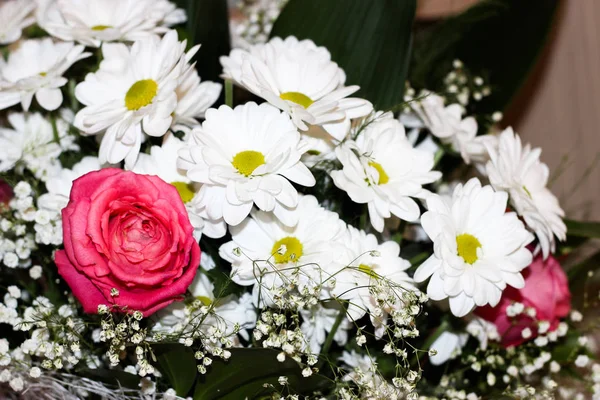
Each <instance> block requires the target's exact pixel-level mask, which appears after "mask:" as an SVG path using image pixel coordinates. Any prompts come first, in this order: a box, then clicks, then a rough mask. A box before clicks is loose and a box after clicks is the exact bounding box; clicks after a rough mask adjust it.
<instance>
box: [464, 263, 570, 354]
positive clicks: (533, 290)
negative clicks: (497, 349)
mask: <svg viewBox="0 0 600 400" xmlns="http://www.w3.org/2000/svg"><path fill="white" fill-rule="evenodd" d="M523 276H524V277H525V287H524V288H523V289H520V290H517V289H514V288H512V287H508V288H507V289H506V290H505V291H504V292H503V293H502V299H500V303H499V304H498V305H497V306H496V307H494V308H492V307H490V306H485V307H479V308H478V309H477V310H476V311H475V313H476V314H477V315H479V316H480V317H482V318H484V319H486V320H488V321H491V322H493V323H494V324H495V325H496V328H497V329H498V333H499V334H500V337H501V338H502V341H501V342H502V345H503V346H505V347H509V346H518V345H519V344H521V343H523V342H525V341H526V340H530V339H533V338H535V337H536V336H537V334H538V332H537V330H538V329H537V323H536V320H537V321H547V322H549V323H550V329H549V331H553V330H555V329H556V328H557V327H558V324H559V322H560V319H561V318H564V317H566V316H567V314H569V311H570V310H571V292H570V291H569V282H568V280H567V276H566V275H565V272H564V271H563V269H562V267H561V266H560V264H559V263H558V261H557V260H556V258H554V257H552V256H550V257H548V259H547V260H546V261H544V260H543V258H542V257H541V256H537V257H536V258H535V259H534V260H533V262H532V263H531V265H530V266H529V268H527V269H526V270H524V271H523ZM514 302H519V303H522V304H523V305H524V306H525V307H531V308H533V309H534V310H535V311H536V317H535V320H534V319H533V318H531V317H529V316H527V315H526V314H525V313H522V314H520V315H518V316H516V317H512V318H511V317H509V316H507V315H506V308H507V307H508V306H509V305H511V304H513V303H514ZM525 328H529V329H531V332H532V335H531V337H530V338H528V339H524V338H523V336H522V335H521V332H522V331H523V329H525Z"/></svg>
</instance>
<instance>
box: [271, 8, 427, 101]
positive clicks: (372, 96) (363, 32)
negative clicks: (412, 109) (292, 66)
mask: <svg viewBox="0 0 600 400" xmlns="http://www.w3.org/2000/svg"><path fill="white" fill-rule="evenodd" d="M415 8H416V1H415V0H369V1H365V0H327V1H324V0H290V2H289V3H288V4H287V5H286V7H285V8H284V9H283V11H282V13H281V15H280V16H279V18H278V19H277V21H276V22H275V25H274V26H273V30H272V32H271V36H280V37H282V38H285V37H287V36H290V35H294V36H296V37H298V38H299V39H312V40H313V41H314V42H315V43H316V44H317V45H320V46H325V47H327V49H328V50H329V51H330V52H331V56H332V59H333V60H334V61H335V62H337V63H338V64H339V65H340V67H342V68H343V69H344V71H345V72H346V75H347V80H346V84H348V85H359V86H360V87H361V90H360V91H359V92H358V93H357V94H356V95H357V96H359V97H363V98H365V99H367V100H369V101H371V102H372V103H373V104H374V105H375V107H376V108H377V109H389V108H391V107H393V106H395V105H397V104H399V103H401V102H402V99H403V91H404V83H405V80H406V74H407V69H408V64H409V60H410V44H411V36H412V23H413V19H414V15H415ZM342 10H343V12H342Z"/></svg>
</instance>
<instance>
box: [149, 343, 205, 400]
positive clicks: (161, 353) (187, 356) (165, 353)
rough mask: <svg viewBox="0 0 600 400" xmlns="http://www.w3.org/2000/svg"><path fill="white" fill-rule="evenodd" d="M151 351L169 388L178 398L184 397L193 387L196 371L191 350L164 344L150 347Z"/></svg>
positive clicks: (177, 345) (181, 346) (176, 345)
mask: <svg viewBox="0 0 600 400" xmlns="http://www.w3.org/2000/svg"><path fill="white" fill-rule="evenodd" d="M152 351H153V352H154V354H155V355H156V360H157V361H158V365H159V370H160V372H161V373H162V374H163V375H164V376H165V377H166V378H167V380H168V381H169V384H170V385H171V387H172V388H173V389H175V391H176V392H177V395H178V396H182V397H186V396H187V395H188V393H189V392H190V390H191V389H192V386H194V382H195V380H196V375H197V371H198V370H197V367H196V359H195V358H194V352H193V351H192V349H190V348H189V347H185V346H183V345H179V344H172V345H170V344H164V345H154V346H152Z"/></svg>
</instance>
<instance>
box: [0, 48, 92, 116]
mask: <svg viewBox="0 0 600 400" xmlns="http://www.w3.org/2000/svg"><path fill="white" fill-rule="evenodd" d="M83 49H84V47H83V46H80V45H77V46H76V45H75V44H74V43H73V42H59V43H54V42H53V41H52V39H50V38H45V39H38V40H25V41H24V42H22V43H20V44H19V46H18V47H17V48H16V49H15V50H13V51H11V52H9V54H8V60H6V61H5V60H4V59H3V58H2V57H0V89H1V90H0V110H2V109H5V108H8V107H11V106H14V105H15V104H18V103H21V106H22V107H23V109H24V110H25V111H27V110H29V106H30V105H31V101H32V100H33V96H35V99H36V100H37V102H38V103H39V105H40V106H41V107H42V108H44V109H46V110H49V111H53V110H56V109H57V108H58V107H60V105H61V104H62V101H63V95H62V92H61V91H60V88H61V87H63V86H64V85H65V84H66V83H67V79H66V78H65V77H63V74H64V73H65V72H66V71H67V69H69V68H70V67H71V65H73V64H74V63H76V62H77V61H79V60H81V59H83V58H86V57H88V56H89V55H90V54H89V53H84V52H83Z"/></svg>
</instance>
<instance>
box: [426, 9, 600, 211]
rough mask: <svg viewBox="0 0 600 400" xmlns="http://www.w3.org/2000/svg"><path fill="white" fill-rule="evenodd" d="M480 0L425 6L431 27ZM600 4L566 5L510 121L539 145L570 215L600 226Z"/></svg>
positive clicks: (555, 189) (508, 116)
mask: <svg viewBox="0 0 600 400" xmlns="http://www.w3.org/2000/svg"><path fill="white" fill-rule="evenodd" d="M477 1H478V0H418V3H417V4H418V8H417V18H418V19H419V20H422V21H429V20H431V21H432V22H433V21H435V20H438V19H441V18H444V17H447V16H451V15H455V14H457V13H460V12H462V11H464V10H465V9H466V8H468V7H469V6H471V5H473V4H475V3H477ZM598 21H600V1H597V0H563V1H562V2H561V4H560V6H559V9H558V13H557V15H556V18H555V21H554V24H553V26H552V29H551V32H550V36H549V38H548V42H547V43H546V47H545V48H544V50H543V53H542V55H541V57H540V58H539V60H538V62H537V65H536V66H535V69H534V71H533V73H532V74H531V75H530V76H529V79H528V81H527V82H526V83H525V84H524V85H523V87H522V88H521V89H520V91H519V92H518V94H517V98H516V99H515V101H514V102H513V103H512V104H511V106H510V108H509V109H508V110H507V112H506V118H505V120H504V121H503V124H505V125H512V126H513V127H514V128H515V130H516V131H517V132H518V133H519V134H520V135H521V136H522V137H523V138H524V140H526V141H529V142H530V143H531V144H532V145H533V146H536V147H542V148H543V152H542V161H543V162H545V163H547V164H548V165H549V167H550V171H551V175H552V176H554V177H555V180H554V182H553V184H552V186H551V189H552V191H553V192H554V193H555V194H556V195H557V196H558V197H559V199H560V201H561V205H562V206H563V208H564V209H565V211H566V213H567V215H568V216H569V217H571V218H575V219H580V220H583V219H587V220H596V221H597V220H600V201H599V200H598V198H599V197H600V26H599V25H598Z"/></svg>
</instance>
